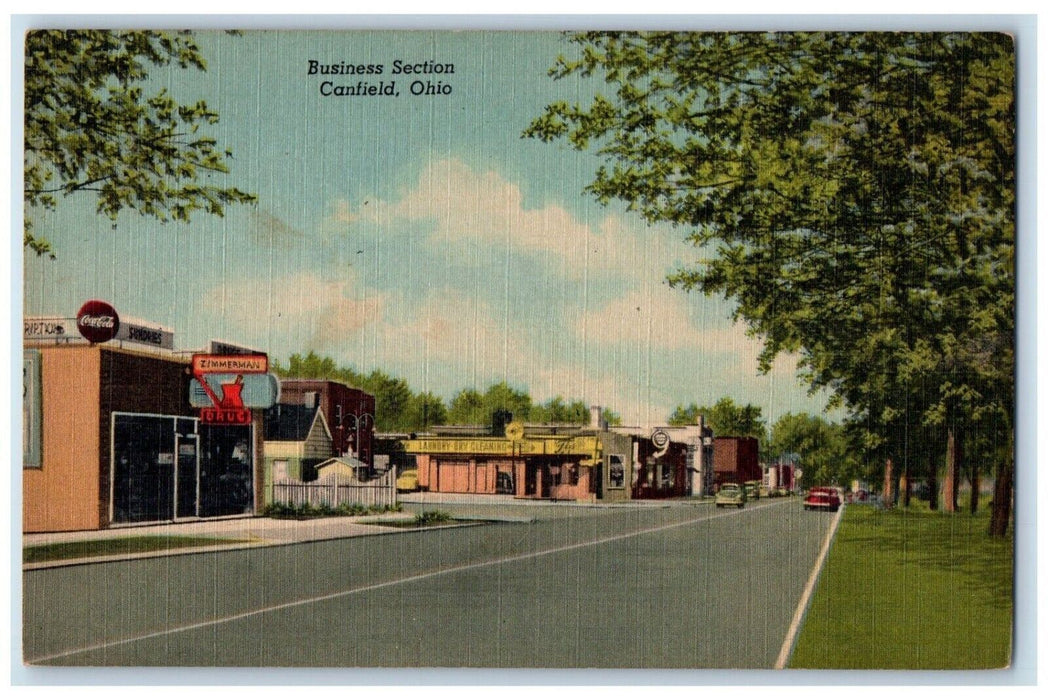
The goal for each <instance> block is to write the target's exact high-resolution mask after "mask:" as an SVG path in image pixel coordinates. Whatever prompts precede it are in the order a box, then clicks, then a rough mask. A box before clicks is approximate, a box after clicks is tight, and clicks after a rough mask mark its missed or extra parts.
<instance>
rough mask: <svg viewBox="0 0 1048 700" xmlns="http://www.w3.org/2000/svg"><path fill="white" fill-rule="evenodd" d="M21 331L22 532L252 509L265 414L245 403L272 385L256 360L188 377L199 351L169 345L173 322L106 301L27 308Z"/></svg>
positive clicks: (269, 393) (260, 399)
mask: <svg viewBox="0 0 1048 700" xmlns="http://www.w3.org/2000/svg"><path fill="white" fill-rule="evenodd" d="M23 338H24V339H23V395H24V400H23V418H24V429H23V469H22V498H23V511H22V523H23V530H24V531H25V532H59V531H72V530H97V529H104V528H109V527H117V526H122V525H133V524H143V523H152V522H170V521H178V520H192V519H201V518H214V517H224V516H235V515H250V514H253V513H254V512H255V508H256V504H257V503H260V502H261V499H260V489H261V482H260V474H259V472H260V469H259V468H258V465H260V464H261V459H260V456H261V449H262V442H261V435H262V431H261V414H262V412H261V410H258V409H256V408H253V407H252V406H253V405H256V404H265V403H266V402H267V401H270V400H275V398H276V393H277V391H278V387H279V385H278V384H276V380H275V378H273V377H272V375H268V374H267V373H265V372H264V371H259V370H263V369H264V367H263V365H262V364H258V363H256V365H255V366H254V367H253V368H251V367H249V368H248V369H249V370H250V371H249V372H248V373H245V374H240V373H225V374H207V375H203V374H199V373H198V374H197V375H196V376H197V378H194V370H195V369H197V367H196V366H195V365H196V363H194V359H193V358H194V355H195V354H196V353H193V352H191V351H188V352H187V351H182V352H179V351H175V350H174V333H173V332H172V331H171V330H169V329H167V328H164V327H162V326H159V325H157V324H154V323H148V322H139V321H134V320H129V319H121V318H120V317H119V316H118V314H117V312H116V310H115V309H113V308H112V307H111V306H109V305H108V304H105V303H104V302H88V303H87V304H85V305H84V306H83V307H82V308H81V309H80V312H79V313H78V314H77V316H76V317H71V318H66V317H46V318H41V317H36V318H26V319H25V320H24V336H23ZM226 351H227V352H228V348H227V350H226ZM245 351H246V349H245ZM196 355H197V356H198V357H200V356H203V357H207V356H209V355H200V354H196ZM210 356H211V357H221V356H217V355H210ZM252 357H255V358H259V357H261V358H262V361H264V359H265V356H264V355H253V356H252ZM260 362H261V361H260ZM238 371H239V370H238ZM201 379H203V380H204V383H205V384H207V385H208V386H207V387H204V386H202V385H201V381H200V380H201ZM220 404H221V405H222V408H219V405H220ZM218 414H221V415H218ZM216 415H217V416H218V418H222V417H223V416H224V417H225V418H226V419H229V418H230V417H231V416H233V417H235V419H236V422H230V421H228V420H227V421H226V422H215V420H216Z"/></svg>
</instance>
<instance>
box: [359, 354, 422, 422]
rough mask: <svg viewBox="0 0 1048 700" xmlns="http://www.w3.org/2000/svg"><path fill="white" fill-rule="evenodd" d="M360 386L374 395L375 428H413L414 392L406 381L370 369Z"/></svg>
mask: <svg viewBox="0 0 1048 700" xmlns="http://www.w3.org/2000/svg"><path fill="white" fill-rule="evenodd" d="M360 388H361V389H363V390H364V391H366V392H368V393H369V394H371V395H372V396H374V397H375V430H378V431H380V432H403V431H408V430H411V429H412V428H414V427H415V426H414V424H413V417H412V415H411V408H412V404H413V402H414V398H415V394H414V392H412V390H411V387H410V386H408V383H407V382H406V381H404V380H403V379H401V378H399V377H393V376H391V375H389V374H386V373H385V372H383V371H381V370H377V369H376V370H372V371H371V372H370V373H369V374H368V375H367V376H366V377H364V380H363V381H362V382H361V385H360Z"/></svg>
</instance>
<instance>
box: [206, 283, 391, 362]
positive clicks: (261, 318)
mask: <svg viewBox="0 0 1048 700" xmlns="http://www.w3.org/2000/svg"><path fill="white" fill-rule="evenodd" d="M203 298H204V301H203V308H204V309H205V310H207V311H210V312H212V313H216V312H217V313H219V314H221V315H222V316H223V317H224V319H225V323H226V324H230V323H233V324H239V325H241V326H243V327H245V328H246V327H248V326H250V330H251V331H254V332H255V333H258V332H259V331H261V330H262V329H261V328H260V326H264V327H265V329H266V330H267V331H269V333H268V334H270V335H271V334H272V333H273V332H274V331H276V332H278V333H279V332H281V331H284V332H287V333H290V334H291V335H292V336H297V337H299V338H302V339H303V341H304V342H305V344H307V345H308V347H309V349H314V350H317V351H331V350H334V349H337V348H339V347H340V344H341V343H343V342H345V341H346V340H347V339H348V338H350V337H352V336H354V335H355V334H356V333H357V332H358V331H360V330H361V329H363V328H364V327H365V326H368V325H372V324H375V323H376V322H378V321H379V320H380V319H381V318H382V315H383V310H384V307H385V305H386V298H385V297H384V296H383V295H381V294H378V293H376V292H374V291H370V290H365V289H362V288H360V287H359V285H358V284H357V281H356V278H355V276H354V275H352V274H344V275H342V277H341V278H340V279H328V278H324V277H321V276H320V275H318V274H316V273H313V272H299V273H295V274H292V275H289V276H286V277H280V278H273V279H255V280H247V281H239V282H230V281H227V282H226V283H224V284H222V285H219V286H217V287H215V288H213V289H211V290H208V291H207V292H205V294H204V297H203Z"/></svg>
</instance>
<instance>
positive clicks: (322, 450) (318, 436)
mask: <svg viewBox="0 0 1048 700" xmlns="http://www.w3.org/2000/svg"><path fill="white" fill-rule="evenodd" d="M262 432H263V435H264V438H263V451H264V454H265V462H264V468H263V476H262V483H263V489H262V490H263V502H264V503H265V504H266V505H268V504H270V503H272V502H273V483H274V482H277V481H287V480H289V479H290V480H294V481H315V480H316V478H317V466H318V465H319V464H321V463H322V462H324V461H326V460H328V459H331V458H332V457H334V456H335V451H334V443H333V441H332V439H331V430H330V429H329V428H328V425H327V420H326V419H325V417H324V410H323V409H322V408H321V407H320V406H318V405H302V404H286V403H278V404H276V405H275V406H272V407H271V408H268V409H266V411H265V413H264V414H263V419H262Z"/></svg>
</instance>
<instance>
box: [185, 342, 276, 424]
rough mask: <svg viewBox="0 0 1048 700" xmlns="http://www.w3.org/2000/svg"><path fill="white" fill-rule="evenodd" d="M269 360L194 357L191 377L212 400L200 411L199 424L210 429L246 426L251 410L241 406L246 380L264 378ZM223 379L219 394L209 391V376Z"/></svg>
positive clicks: (222, 356)
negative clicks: (205, 425) (247, 378)
mask: <svg viewBox="0 0 1048 700" xmlns="http://www.w3.org/2000/svg"><path fill="white" fill-rule="evenodd" d="M268 371H269V357H268V356H266V355H261V354H259V355H193V377H194V378H195V379H196V381H197V384H196V385H195V386H194V388H199V389H200V390H203V392H204V393H205V394H206V395H207V398H208V399H210V400H211V405H210V406H207V407H204V408H201V409H200V422H202V423H206V424H209V425H248V424H250V423H251V407H250V405H248V404H245V402H244V388H245V387H244V383H245V377H246V376H252V375H258V374H262V375H264V374H266V373H267V372H268ZM214 374H220V375H226V376H225V377H223V378H222V379H223V380H226V379H228V381H220V382H218V391H216V390H215V389H214V388H212V386H211V384H212V382H209V381H208V375H214Z"/></svg>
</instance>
